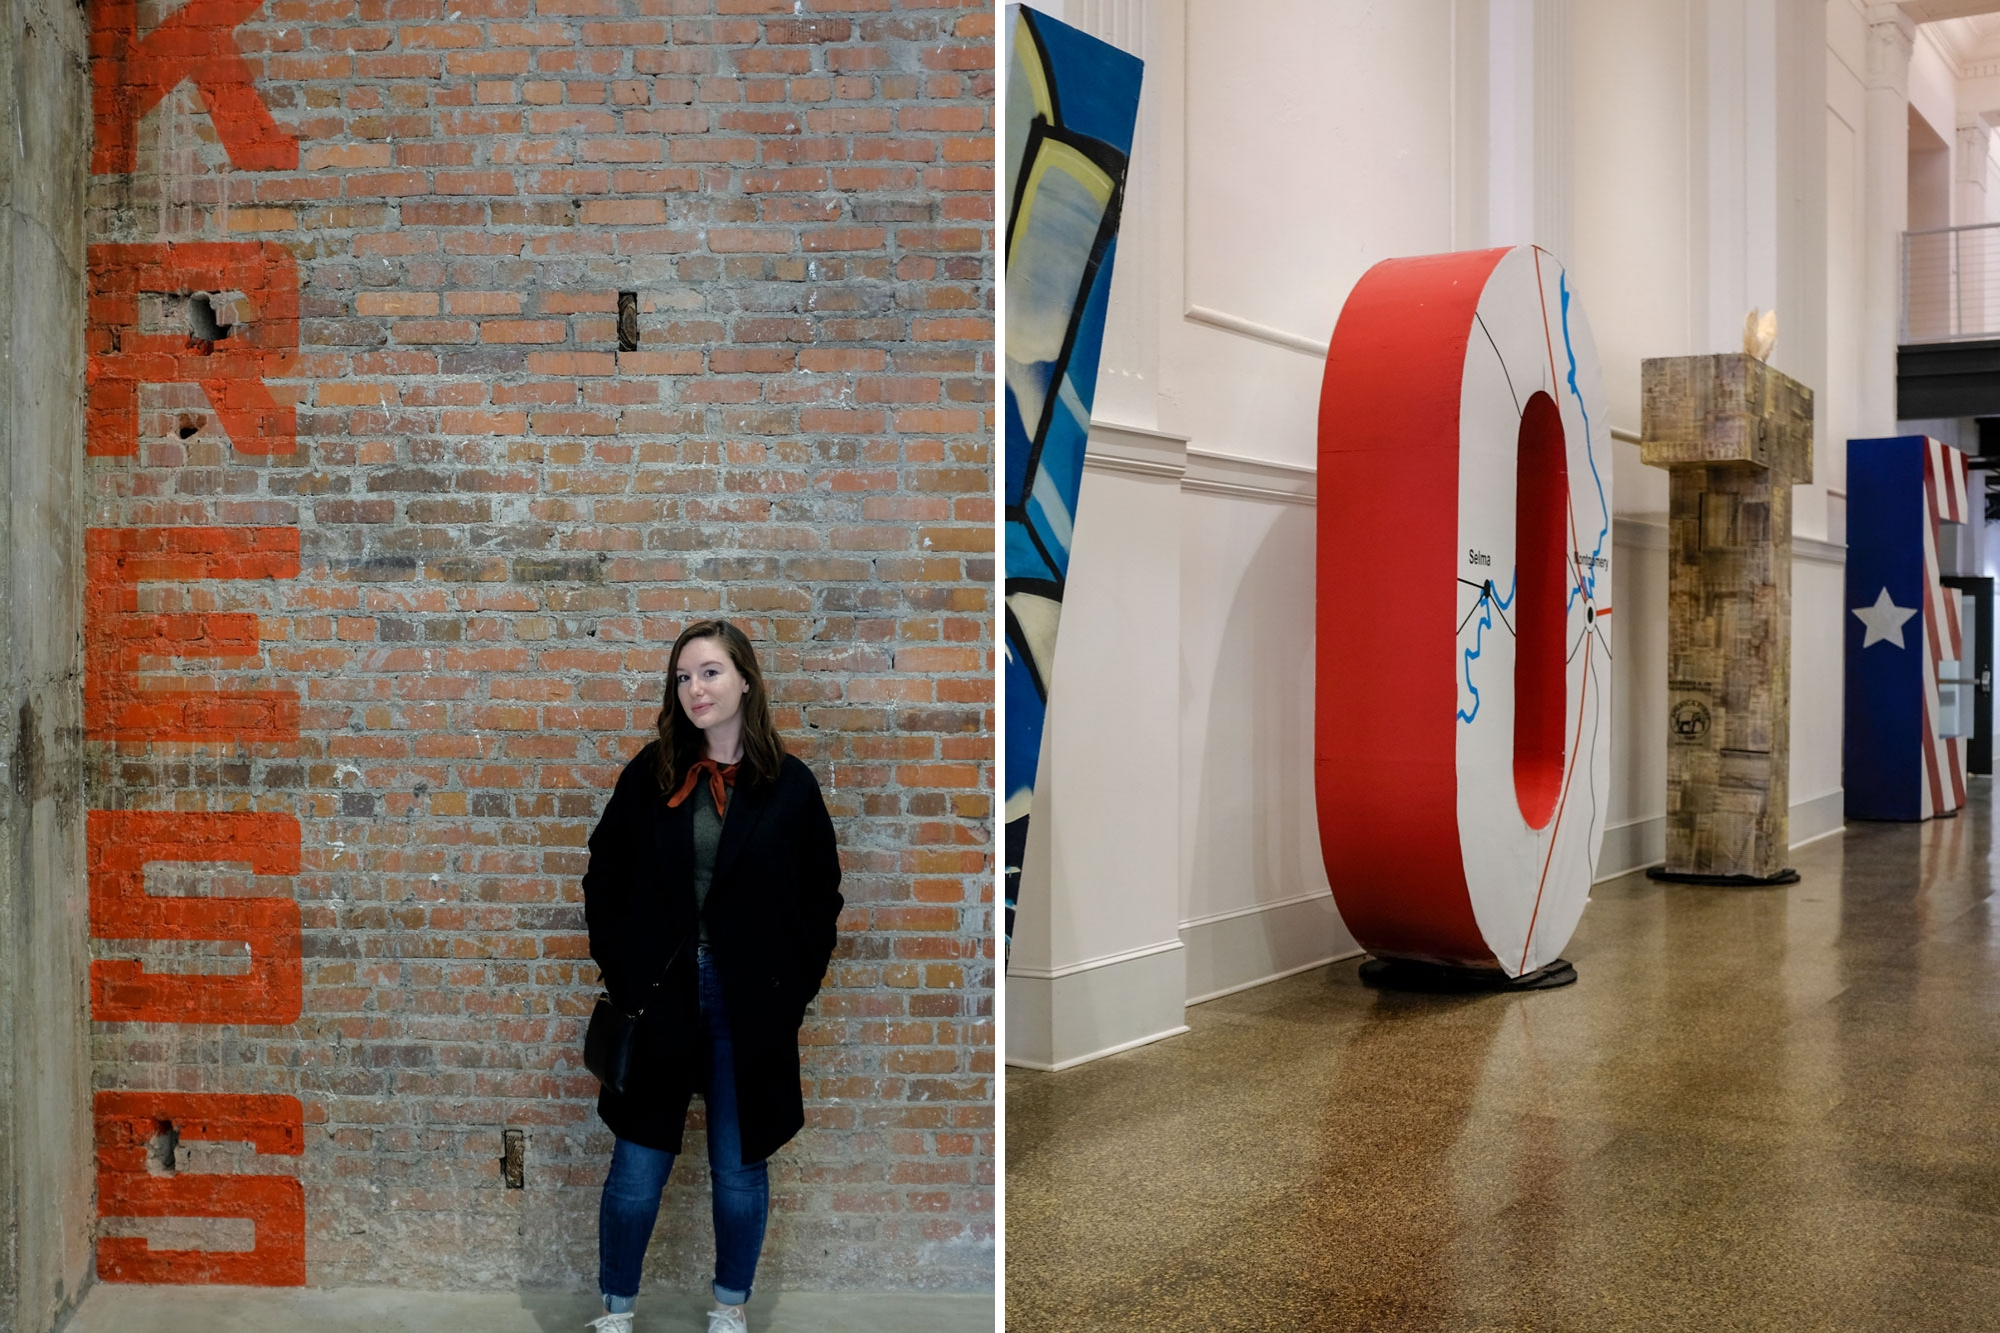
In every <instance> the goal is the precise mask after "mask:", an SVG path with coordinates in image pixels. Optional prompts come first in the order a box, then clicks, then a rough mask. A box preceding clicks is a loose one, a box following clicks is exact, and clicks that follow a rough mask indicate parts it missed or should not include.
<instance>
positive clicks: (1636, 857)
mask: <svg viewBox="0 0 2000 1333" xmlns="http://www.w3.org/2000/svg"><path fill="white" fill-rule="evenodd" d="M1666 859H1667V817H1666V816H1665V815H1653V816H1651V817H1650V818H1646V819H1628V820H1626V821H1624V822H1623V823H1620V824H1607V825H1606V826H1605V829H1604V846H1603V847H1602V849H1600V850H1599V851H1598V853H1597V879H1596V880H1595V881H1594V882H1595V883H1598V884H1602V883H1603V882H1604V881H1605V880H1607V879H1617V878H1618V877H1619V876H1620V875H1629V874H1631V873H1632V872H1633V871H1635V870H1644V869H1645V868H1646V867H1647V866H1656V865H1661V864H1663V863H1664V862H1665V861H1666Z"/></svg>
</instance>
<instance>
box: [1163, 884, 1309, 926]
mask: <svg viewBox="0 0 2000 1333" xmlns="http://www.w3.org/2000/svg"><path fill="white" fill-rule="evenodd" d="M1322 899H1325V900H1327V901H1329V902H1330V901H1332V899H1333V890H1332V889H1315V890H1313V891H1312V892H1311V893H1295V894H1293V895H1292V896H1291V897H1289V898H1277V899H1273V900H1272V901H1271V902H1267V903H1252V904H1250V905H1249V906H1248V907H1232V908H1230V909H1229V910H1228V911H1226V912H1210V913H1209V914H1208V915H1207V916H1192V917H1189V918H1188V919H1187V920H1185V921H1183V922H1181V929H1182V930H1187V929H1188V928H1190V927H1192V926H1212V925H1214V924H1215V923H1216V922H1218V921H1234V920H1236V919H1237V918H1238V917H1244V916H1256V915H1258V914H1259V913H1262V912H1275V911H1277V910H1278V909H1279V908H1281V907H1293V906H1296V905H1297V904H1299V903H1315V902H1319V901H1320V900H1322Z"/></svg>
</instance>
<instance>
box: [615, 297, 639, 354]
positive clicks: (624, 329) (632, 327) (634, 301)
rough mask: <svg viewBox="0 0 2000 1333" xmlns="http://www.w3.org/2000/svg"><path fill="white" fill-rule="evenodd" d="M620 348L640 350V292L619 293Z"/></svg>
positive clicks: (633, 350) (624, 350)
mask: <svg viewBox="0 0 2000 1333" xmlns="http://www.w3.org/2000/svg"><path fill="white" fill-rule="evenodd" d="M618 350H619V351H621V352H636V351H638V350H639V293H637V292H620V293H618Z"/></svg>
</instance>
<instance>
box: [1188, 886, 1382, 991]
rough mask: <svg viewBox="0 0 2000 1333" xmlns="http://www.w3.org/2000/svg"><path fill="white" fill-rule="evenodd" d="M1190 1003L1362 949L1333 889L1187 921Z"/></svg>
mask: <svg viewBox="0 0 2000 1333" xmlns="http://www.w3.org/2000/svg"><path fill="white" fill-rule="evenodd" d="M1181 940H1182V942H1183V943H1185V944H1186V945H1187V990H1188V1000H1187V1002H1188V1003H1189V1004H1199V1003H1201V1002H1202V1001H1203V1000H1213V999H1215V998H1216V997H1217V996H1221V995H1228V994H1231V993H1232V992H1235V991H1239V990H1247V989H1249V988H1250V987H1252V986H1261V985H1263V984H1264V983H1265V982H1267V981H1276V980H1278V978H1280V977H1288V976H1291V975H1292V974H1293V973H1295V972H1303V971H1305V970H1306V969H1307V968H1311V967H1318V966H1320V965H1321V964H1323V963H1330V962H1332V961H1333V960H1334V959H1336V958H1351V957H1353V956H1354V955H1355V954H1356V953H1359V952H1360V948H1359V946H1357V945H1356V944H1355V942H1354V937H1353V936H1352V935H1349V934H1348V933H1347V927H1346V926H1344V925H1342V924H1341V921H1340V913H1339V912H1338V911H1336V910H1335V909H1334V905H1333V895H1332V894H1331V893H1316V894H1311V895H1308V896H1305V897H1300V898H1292V899H1288V900H1286V901H1284V902H1277V903H1268V904H1262V905H1259V906H1256V907H1248V908H1239V909H1238V910H1236V911H1233V912H1220V913H1217V914H1216V915H1214V916H1208V917H1200V918H1197V919H1195V920H1193V921H1187V922H1183V923H1182V924H1181Z"/></svg>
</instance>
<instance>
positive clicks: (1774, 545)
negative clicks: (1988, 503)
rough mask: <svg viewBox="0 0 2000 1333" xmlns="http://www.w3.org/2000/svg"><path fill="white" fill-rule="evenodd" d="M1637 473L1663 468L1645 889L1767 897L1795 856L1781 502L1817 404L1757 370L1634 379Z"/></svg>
mask: <svg viewBox="0 0 2000 1333" xmlns="http://www.w3.org/2000/svg"><path fill="white" fill-rule="evenodd" d="M1639 380H1640V393H1641V395H1642V399H1643V401H1642V405H1641V408H1640V429H1639V435H1640V443H1639V458H1640V461H1642V462H1644V463H1646V464H1648V465H1649V466H1652V467H1662V468H1665V469H1667V472H1668V474H1669V481H1668V498H1667V506H1668V509H1667V568H1668V574H1667V696H1668V697H1667V718H1666V721H1667V727H1668V732H1667V847H1666V864H1665V866H1663V867H1660V868H1658V869H1655V870H1652V871H1648V872H1647V873H1648V874H1650V875H1651V876H1653V877H1654V878H1656V879H1669V880H1680V881H1691V882H1700V883H1739V884H1752V883H1758V884H1777V883H1789V882H1790V881H1792V880H1794V879H1797V878H1798V875H1797V873H1796V872H1794V871H1791V870H1788V869H1787V868H1786V867H1785V856H1786V853H1787V851H1788V850H1789V848H1790V846H1791V816H1790V809H1789V806H1788V801H1789V792H1790V770H1791V697H1792V487H1793V486H1794V485H1795V484H1797V483H1800V482H1807V481H1811V480H1812V422H1813V399H1812V390H1811V389H1808V388H1807V387H1806V386H1805V385H1803V384H1800V383H1799V382H1798V381H1797V380H1795V379H1792V378H1791V377H1790V376H1789V375H1786V374H1783V373H1782V372H1780V371H1776V370H1773V369H1771V368H1770V367H1769V366H1767V365H1765V364H1764V362H1763V361H1762V360H1760V359H1759V358H1758V357H1756V356H1752V355H1749V354H1747V353H1743V352H1730V353H1724V354H1719V355H1714V356H1678V357H1661V358H1655V359H1653V360H1649V361H1645V362H1642V363H1641V364H1640V370H1639Z"/></svg>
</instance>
